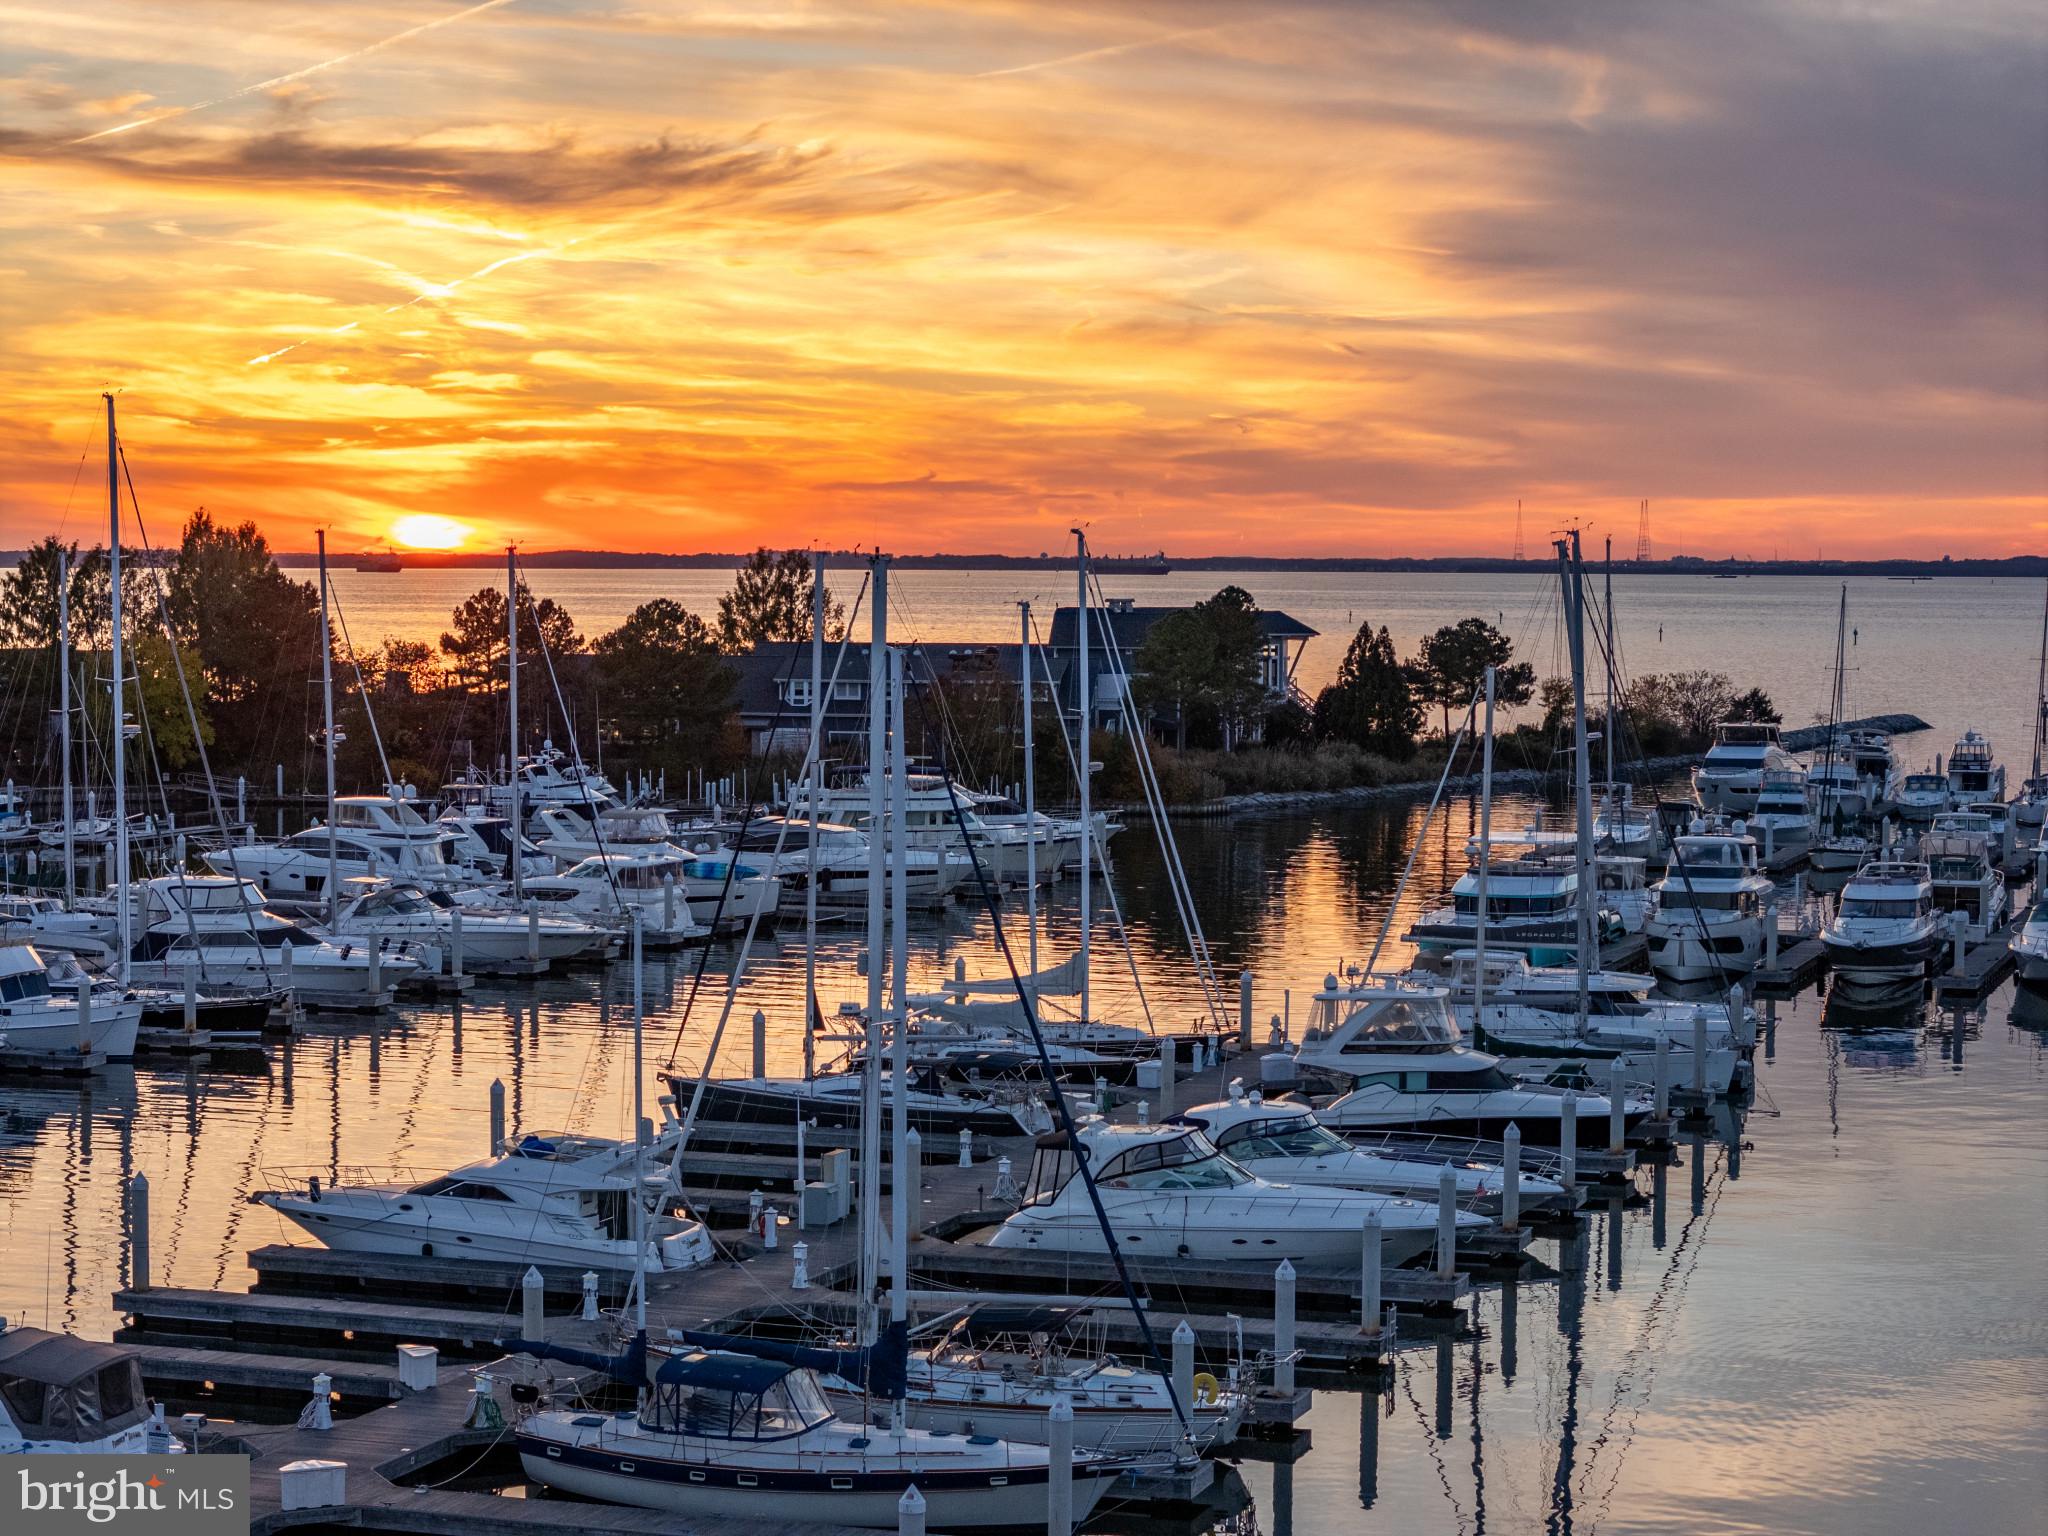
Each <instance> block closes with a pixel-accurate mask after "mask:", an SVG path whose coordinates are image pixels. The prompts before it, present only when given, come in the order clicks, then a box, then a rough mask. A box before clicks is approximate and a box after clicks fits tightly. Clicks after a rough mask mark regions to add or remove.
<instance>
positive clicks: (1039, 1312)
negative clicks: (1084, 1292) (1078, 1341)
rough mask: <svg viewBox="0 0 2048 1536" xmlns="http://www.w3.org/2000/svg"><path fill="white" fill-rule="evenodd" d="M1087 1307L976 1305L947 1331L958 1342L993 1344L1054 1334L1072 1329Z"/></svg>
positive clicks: (952, 1339) (948, 1337) (948, 1335)
mask: <svg viewBox="0 0 2048 1536" xmlns="http://www.w3.org/2000/svg"><path fill="white" fill-rule="evenodd" d="M1087 1312H1088V1309H1087V1308H1086V1307H1034V1306H1004V1305H996V1306H987V1307H976V1308H975V1309H974V1310H973V1311H972V1312H969V1313H968V1314H967V1315H966V1316H965V1317H963V1318H961V1319H960V1320H959V1321H958V1322H956V1323H954V1324H953V1326H952V1327H951V1328H949V1329H948V1330H947V1331H946V1337H947V1339H948V1340H949V1341H951V1342H954V1343H959V1344H980V1345H987V1344H994V1343H997V1342H999V1341H1001V1340H1003V1339H1007V1338H1017V1337H1028V1336H1030V1335H1032V1334H1038V1333H1042V1334H1045V1335H1047V1336H1048V1337H1051V1338H1057V1337H1058V1336H1059V1335H1061V1334H1063V1333H1066V1332H1068V1331H1069V1330H1071V1329H1072V1328H1073V1327H1074V1325H1075V1324H1076V1323H1077V1322H1078V1321H1079V1320H1080V1319H1081V1318H1083V1317H1085V1316H1086V1315H1087Z"/></svg>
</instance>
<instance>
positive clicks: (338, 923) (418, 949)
mask: <svg viewBox="0 0 2048 1536" xmlns="http://www.w3.org/2000/svg"><path fill="white" fill-rule="evenodd" d="M342 893H343V894H342V908H341V915H340V916H339V917H337V918H336V919H335V920H334V922H333V923H331V924H330V925H329V926H328V929H327V933H328V936H329V937H330V938H332V939H333V940H335V941H336V942H351V941H353V942H357V943H360V942H362V941H363V940H365V939H372V938H374V939H377V940H380V941H384V942H385V943H386V947H387V952H388V950H389V949H390V948H391V947H393V946H398V947H400V952H401V953H403V954H406V955H408V956H410V957H411V958H412V959H414V960H416V961H418V962H419V963H420V965H421V966H422V967H423V968H424V969H426V970H427V971H429V972H433V973H436V974H445V973H447V972H448V971H449V970H450V969H451V968H452V961H453V955H454V939H455V916H456V914H457V913H458V912H460V913H461V915H462V963H463V967H464V969H468V968H470V967H472V966H473V967H475V968H477V969H479V970H490V969H491V968H492V967H494V966H499V965H505V964H508V963H521V962H527V961H538V962H540V963H541V964H543V965H546V964H551V963H553V962H554V961H558V960H571V959H575V958H577V957H578V956H581V955H586V954H589V953H591V952H592V950H593V949H594V948H597V947H600V946H602V945H603V944H604V943H605V942H607V940H608V938H609V935H608V934H607V933H606V932H605V931H604V930H602V929H600V928H598V927H596V926H594V925H593V924H590V923H585V922H579V921H578V920H576V919H575V918H573V917H569V916H567V915H566V914H564V913H562V912H560V911H549V912H546V913H539V912H536V913H535V914H534V916H533V918H532V919H529V918H528V916H527V914H526V913H524V912H513V911H508V910H504V909H492V908H488V907H477V906H469V905H460V904H458V903H457V902H456V900H455V898H454V897H452V896H450V895H448V893H447V892H445V891H426V890H422V889H421V888H420V887H419V886H417V885H414V884H413V883H412V882H411V881H409V880H386V879H381V878H380V879H370V878H368V877H366V876H365V877H359V878H357V879H354V880H348V881H345V882H343V886H342Z"/></svg>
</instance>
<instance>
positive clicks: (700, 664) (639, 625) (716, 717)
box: [592, 597, 739, 769]
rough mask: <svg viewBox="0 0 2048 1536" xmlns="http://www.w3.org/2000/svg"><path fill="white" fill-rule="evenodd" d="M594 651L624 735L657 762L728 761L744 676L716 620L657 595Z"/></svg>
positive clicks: (607, 701)
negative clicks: (720, 638)
mask: <svg viewBox="0 0 2048 1536" xmlns="http://www.w3.org/2000/svg"><path fill="white" fill-rule="evenodd" d="M592 651H593V653H594V655H595V657H596V660H597V673H598V677H599V680H600V682H601V683H602V685H603V688H604V693H603V702H604V708H605V710H606V712H607V713H608V714H609V716H610V717H611V719H612V720H613V721H614V722H615V723H616V726H617V727H618V728H619V729H618V735H619V738H620V739H621V740H623V741H627V742H637V743H639V744H641V745H643V746H645V747H647V748H648V749H650V755H651V756H652V758H653V759H654V762H653V764H651V765H650V766H659V767H661V768H663V769H666V768H668V767H671V766H683V765H689V766H694V767H701V768H707V769H709V768H717V767H723V766H725V764H726V763H727V761H729V759H730V757H731V755H732V749H733V742H734V733H733V731H732V729H731V725H732V721H733V710H734V704H735V692H736V689H737V687H738V684H739V677H738V674H737V673H735V672H734V671H733V669H732V667H731V666H730V665H729V664H728V663H727V662H726V661H725V659H724V658H723V657H722V656H721V655H720V654H719V648H718V643H717V640H716V638H715V637H714V636H713V634H712V632H711V627H710V626H709V625H708V624H706V623H705V622H704V621H703V620H702V619H701V618H699V617H698V616H697V615H696V614H694V613H691V612H690V611H689V610H688V609H686V608H685V607H683V605H682V604H681V603H678V602H675V601H674V600H672V599H670V598H666V597H657V598H655V599H653V600H652V601H651V602H645V603H642V604H641V605H640V606H639V607H638V608H635V609H634V610H633V611H632V612H631V613H630V614H628V615H627V616H626V621H625V622H624V623H623V624H621V625H620V626H619V627H618V628H617V629H615V630H613V631H611V633H609V634H607V635H603V636H600V637H599V639H598V641H597V644H596V645H595V646H593V647H592Z"/></svg>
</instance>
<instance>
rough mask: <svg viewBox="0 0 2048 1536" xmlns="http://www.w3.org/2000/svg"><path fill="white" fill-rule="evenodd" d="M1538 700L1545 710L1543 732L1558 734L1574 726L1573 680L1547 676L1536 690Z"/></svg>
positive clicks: (1545, 733) (1551, 734) (1550, 734)
mask: <svg viewBox="0 0 2048 1536" xmlns="http://www.w3.org/2000/svg"><path fill="white" fill-rule="evenodd" d="M1536 702H1537V704H1538V705H1539V706H1541V708H1542V710H1543V734H1544V735H1546V736H1556V735H1558V734H1559V733H1561V732H1563V731H1568V730H1570V729H1571V728H1572V680H1571V679H1570V678H1568V677H1546V678H1545V679H1543V684H1542V686H1541V687H1539V688H1538V689H1537V690H1536Z"/></svg>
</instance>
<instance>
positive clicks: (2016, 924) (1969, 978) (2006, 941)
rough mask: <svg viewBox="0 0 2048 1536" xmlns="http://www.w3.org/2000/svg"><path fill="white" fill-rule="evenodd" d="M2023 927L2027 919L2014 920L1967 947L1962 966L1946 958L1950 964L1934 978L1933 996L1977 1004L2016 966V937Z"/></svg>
mask: <svg viewBox="0 0 2048 1536" xmlns="http://www.w3.org/2000/svg"><path fill="white" fill-rule="evenodd" d="M2024 925H2025V918H2024V916H2019V917H2014V918H2013V919H2012V920H2011V921H2009V922H2007V923H2006V924H2005V925H2004V926H2003V927H2000V928H1995V929H1993V930H1992V931H1991V933H1989V934H1988V935H1986V936H1985V937H1984V938H1982V939H1979V940H1978V941H1977V942H1976V943H1974V944H1970V945H1967V946H1965V948H1964V951H1963V958H1962V961H1961V963H1960V964H1957V963H1954V961H1953V956H1952V955H1948V956H1944V958H1945V959H1948V960H1950V962H1951V963H1950V964H1949V965H1948V968H1947V969H1945V970H1943V971H1941V972H1939V973H1938V974H1937V975H1936V976H1935V978H1934V995H1935V996H1936V997H1938V998H1942V999H1947V1000H1957V1001H1964V1002H1974V1001H1975V1000H1976V999H1978V998H1980V997H1982V996H1983V995H1984V994H1985V993H1987V992H1989V991H1990V990H1991V989H1992V988H1993V987H1995V986H1997V985H1998V984H1999V983H2000V982H2002V981H2004V980H2005V978H2006V977H2008V976H2010V975H2011V974H2012V972H2013V967H2014V965H2015V964H2016V963H2017V962H2016V961H2015V960H2014V958H2013V952H2012V938H2013V935H2014V934H2016V933H2018V932H2019V930H2020V929H2021V928H2022V927H2023V926H2024Z"/></svg>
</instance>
